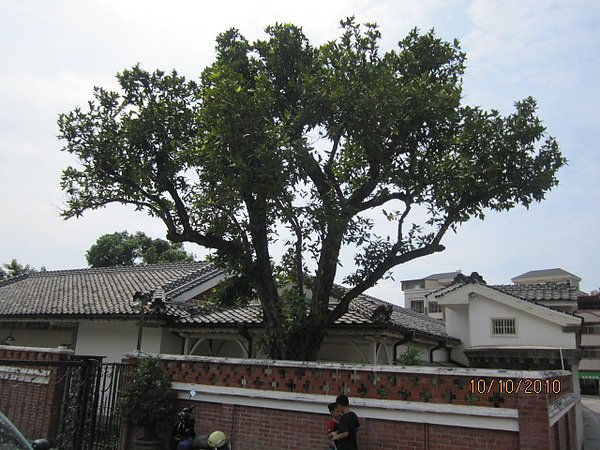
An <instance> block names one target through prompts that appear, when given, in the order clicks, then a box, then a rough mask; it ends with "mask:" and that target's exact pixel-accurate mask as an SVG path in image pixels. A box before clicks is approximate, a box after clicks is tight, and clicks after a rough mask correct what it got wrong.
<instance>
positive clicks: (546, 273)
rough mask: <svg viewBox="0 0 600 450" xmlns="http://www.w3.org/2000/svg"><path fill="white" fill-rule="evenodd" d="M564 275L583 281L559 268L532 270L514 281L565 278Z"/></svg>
mask: <svg viewBox="0 0 600 450" xmlns="http://www.w3.org/2000/svg"><path fill="white" fill-rule="evenodd" d="M564 275H569V276H571V277H575V278H577V279H579V280H581V278H579V277H578V276H577V275H573V274H572V273H570V272H567V271H566V270H564V269H561V268H558V267H557V268H555V269H542V270H531V271H529V272H525V273H523V274H521V275H518V276H516V277H514V278H512V280H520V279H521V278H532V277H554V276H564Z"/></svg>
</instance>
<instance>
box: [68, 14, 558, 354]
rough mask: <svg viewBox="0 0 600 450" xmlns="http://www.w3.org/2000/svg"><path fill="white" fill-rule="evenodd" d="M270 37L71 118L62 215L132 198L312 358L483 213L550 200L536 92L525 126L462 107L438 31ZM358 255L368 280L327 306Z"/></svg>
mask: <svg viewBox="0 0 600 450" xmlns="http://www.w3.org/2000/svg"><path fill="white" fill-rule="evenodd" d="M266 35H267V37H266V39H265V40H257V41H255V42H253V43H251V42H249V41H248V40H246V39H245V38H244V37H243V36H242V35H240V33H239V32H238V31H237V30H235V29H231V30H229V31H226V32H224V33H222V34H221V35H219V36H218V38H217V47H216V50H217V54H216V59H215V61H214V63H213V64H212V65H210V66H208V67H207V68H206V69H205V70H204V71H203V73H202V75H201V77H200V79H199V81H198V82H194V81H187V80H186V79H185V78H184V77H182V76H180V75H178V74H177V73H176V72H175V71H173V72H171V73H165V72H162V71H155V72H153V73H149V72H147V71H144V70H142V69H141V68H139V67H138V66H136V67H134V68H132V69H131V70H125V71H124V72H122V73H120V74H118V75H117V79H118V81H119V84H120V87H121V89H120V90H119V91H114V92H113V91H108V90H105V89H102V88H96V89H95V91H94V96H93V99H92V100H91V101H90V102H89V106H88V108H87V109H86V110H85V111H84V110H82V109H75V110H74V111H72V112H70V113H68V114H63V115H61V116H60V118H59V127H60V138H62V139H63V140H65V141H66V145H65V147H64V150H66V151H68V152H69V153H72V154H74V155H76V156H77V157H78V159H79V163H80V166H79V167H68V168H67V169H66V170H65V171H64V172H63V177H62V188H63V189H64V190H65V192H66V194H67V196H68V200H67V204H66V207H65V208H64V210H63V216H64V217H65V218H70V217H75V216H80V215H82V214H83V213H84V212H85V211H87V210H90V209H97V208H101V207H103V206H105V205H107V204H109V203H112V202H117V203H124V204H131V205H134V206H135V208H136V209H138V210H145V211H147V212H148V213H149V214H151V215H152V216H155V217H157V218H159V219H161V220H162V221H163V222H164V224H165V225H166V228H167V238H168V239H169V240H171V241H173V242H195V243H197V244H199V245H201V246H203V247H207V248H209V249H213V251H214V258H215V260H216V261H217V262H218V263H219V264H220V265H222V266H223V267H225V268H227V269H229V270H232V271H235V272H237V273H240V274H243V275H244V276H245V277H246V279H248V280H249V281H250V283H251V285H252V287H253V289H254V291H255V293H256V296H257V297H258V298H259V299H260V301H261V303H262V306H263V311H264V321H265V324H266V330H267V335H266V340H265V342H266V347H267V349H268V351H269V353H270V355H271V356H272V357H275V358H290V359H299V360H311V359H315V358H316V356H317V354H318V350H319V347H320V345H321V343H322V341H323V338H324V336H325V334H326V332H327V328H328V326H329V325H331V324H332V323H333V322H334V321H335V320H336V319H337V318H339V317H340V316H341V315H343V314H344V313H345V312H346V311H347V308H348V305H349V302H350V301H351V300H352V299H353V298H355V297H356V296H358V295H359V294H361V293H362V292H364V291H365V290H366V289H368V288H370V287H372V286H373V285H375V283H377V281H378V280H380V279H381V278H382V277H384V276H386V274H389V271H390V270H391V269H392V268H394V267H395V266H397V265H399V264H402V263H405V262H407V261H411V260H413V259H415V258H419V257H422V256H425V255H430V254H433V253H435V252H441V251H443V250H444V246H443V245H442V243H441V242H442V238H443V237H444V235H445V234H446V233H447V232H448V231H449V230H455V229H456V227H457V226H458V225H459V224H461V223H463V222H465V221H467V220H469V219H470V218H472V217H479V218H482V219H483V218H484V216H485V214H486V211H489V210H495V211H503V210H509V209H511V208H513V207H515V206H517V205H524V206H526V207H527V206H529V205H530V204H531V203H532V202H534V201H540V200H542V199H543V198H544V195H545V193H546V192H547V191H548V190H549V189H550V188H551V187H553V186H555V185H556V184H557V178H556V173H557V170H558V169H559V168H560V167H561V166H562V165H563V164H565V160H564V158H563V156H562V155H561V153H560V151H559V149H558V145H557V143H556V141H555V139H554V138H552V137H551V136H549V135H548V134H547V133H546V130H545V128H544V126H543V125H542V123H541V121H540V120H539V119H538V117H537V116H536V103H535V101H534V100H533V99H531V98H527V99H524V100H522V101H518V102H516V103H515V111H514V112H513V113H511V114H509V115H502V114H500V112H498V111H496V110H492V111H486V110H483V109H482V108H480V107H473V106H465V105H462V104H461V94H462V75H463V70H464V61H465V55H464V53H462V51H461V50H460V48H459V44H458V42H456V41H455V42H445V41H443V40H441V39H439V38H438V37H436V35H435V34H434V32H433V31H431V32H429V33H424V34H422V33H420V32H419V31H418V30H413V31H411V32H410V33H409V34H408V36H407V37H406V38H404V39H403V40H401V41H400V42H399V44H398V47H397V48H395V49H393V50H390V51H387V52H383V51H381V50H380V48H379V41H380V33H379V31H378V29H377V27H376V26H375V25H370V24H368V25H365V26H364V27H361V26H359V25H357V24H356V23H355V22H354V20H353V19H347V20H345V21H343V22H342V34H341V36H340V37H339V38H338V39H336V40H334V41H331V42H327V43H325V44H324V45H321V46H313V45H311V44H310V43H309V41H308V40H307V39H306V37H305V36H304V35H303V33H302V30H301V29H300V28H298V27H296V26H293V25H288V24H285V25H282V24H277V25H275V26H271V27H268V28H267V29H266ZM490 88H493V86H491V87H490ZM384 207H385V210H384V209H383V208H384ZM377 214H380V215H383V216H385V218H387V220H389V221H391V222H392V223H393V228H392V229H393V231H392V232H390V229H391V228H390V224H388V226H387V227H383V228H381V229H379V228H376V227H375V225H374V224H375V222H374V221H373V217H374V216H375V215H377ZM276 241H277V242H276ZM274 245H284V246H285V247H286V248H287V251H286V252H285V256H284V258H283V261H281V262H280V263H279V264H277V263H276V262H275V261H274V260H273V256H272V254H273V248H274ZM344 248H348V249H350V250H351V251H353V252H354V253H355V256H354V270H353V271H352V273H350V274H349V275H348V276H347V277H345V278H344V280H343V281H344V283H346V284H347V285H348V286H349V288H348V289H347V290H344V291H343V292H336V295H337V296H338V297H339V300H340V301H339V303H338V304H337V306H335V308H333V309H329V308H328V304H329V299H330V296H331V294H332V292H333V291H334V280H335V279H336V274H337V271H338V265H339V263H340V253H341V252H342V250H343V249H344ZM307 271H308V272H307ZM307 274H308V275H310V276H307ZM306 286H310V287H311V289H310V291H306V290H305V287H306Z"/></svg>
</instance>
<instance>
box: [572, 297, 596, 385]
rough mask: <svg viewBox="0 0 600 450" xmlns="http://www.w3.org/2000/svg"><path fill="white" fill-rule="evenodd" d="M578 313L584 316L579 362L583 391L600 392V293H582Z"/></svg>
mask: <svg viewBox="0 0 600 450" xmlns="http://www.w3.org/2000/svg"><path fill="white" fill-rule="evenodd" d="M577 303H578V309H577V315H578V316H580V317H583V327H582V330H581V344H580V348H581V351H582V353H583V354H582V358H581V362H580V363H579V368H580V372H579V377H580V383H581V392H582V393H584V394H595V395H598V394H600V294H592V295H582V296H580V297H579V299H578V301H577Z"/></svg>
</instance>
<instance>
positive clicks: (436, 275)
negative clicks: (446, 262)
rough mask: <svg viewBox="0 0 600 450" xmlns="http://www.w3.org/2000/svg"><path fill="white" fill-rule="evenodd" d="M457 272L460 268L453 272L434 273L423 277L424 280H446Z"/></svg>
mask: <svg viewBox="0 0 600 450" xmlns="http://www.w3.org/2000/svg"><path fill="white" fill-rule="evenodd" d="M459 273H461V272H460V270H456V271H454V272H444V273H434V274H431V275H429V276H427V277H425V278H423V279H424V280H448V279H453V278H454V277H455V276H456V275H458V274H459Z"/></svg>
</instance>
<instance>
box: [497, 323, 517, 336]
mask: <svg viewBox="0 0 600 450" xmlns="http://www.w3.org/2000/svg"><path fill="white" fill-rule="evenodd" d="M515 334H517V325H516V319H492V336H502V335H515Z"/></svg>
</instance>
